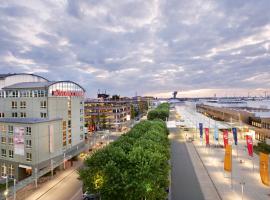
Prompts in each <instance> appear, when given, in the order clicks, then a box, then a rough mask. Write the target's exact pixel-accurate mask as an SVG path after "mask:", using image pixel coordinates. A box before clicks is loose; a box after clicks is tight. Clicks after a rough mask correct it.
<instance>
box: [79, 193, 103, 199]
mask: <svg viewBox="0 0 270 200" xmlns="http://www.w3.org/2000/svg"><path fill="white" fill-rule="evenodd" d="M82 199H83V200H99V199H100V198H99V195H98V194H90V193H89V192H85V193H84V194H83V196H82Z"/></svg>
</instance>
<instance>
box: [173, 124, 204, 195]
mask: <svg viewBox="0 0 270 200" xmlns="http://www.w3.org/2000/svg"><path fill="white" fill-rule="evenodd" d="M170 133H171V135H170V140H171V164H172V171H171V200H204V196H203V194H202V191H201V188H200V185H199V182H198V179H197V176H196V174H195V171H194V168H193V165H192V162H191V160H190V157H189V153H188V151H187V148H186V145H185V141H184V140H183V139H184V138H185V136H184V133H180V132H179V129H177V128H175V129H170Z"/></svg>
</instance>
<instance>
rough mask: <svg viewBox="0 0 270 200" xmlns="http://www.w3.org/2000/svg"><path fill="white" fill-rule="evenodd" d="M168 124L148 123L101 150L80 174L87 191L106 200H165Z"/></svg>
mask: <svg viewBox="0 0 270 200" xmlns="http://www.w3.org/2000/svg"><path fill="white" fill-rule="evenodd" d="M167 134H168V130H167V127H166V124H165V123H164V122H163V121H161V120H154V121H149V120H145V121H142V122H140V123H138V124H137V125H135V126H134V127H133V128H132V129H131V130H130V131H129V132H127V133H126V134H124V135H122V136H121V137H120V138H119V139H118V140H117V141H115V142H113V143H111V144H110V145H108V146H107V147H105V148H103V149H100V150H98V151H97V152H96V153H94V154H93V155H92V156H91V157H89V158H88V159H87V160H86V161H85V168H83V169H82V170H80V172H79V174H80V179H81V180H82V181H83V185H84V188H85V189H86V190H88V191H89V192H92V193H99V194H100V195H101V198H102V199H104V200H114V199H115V200H119V199H123V200H125V199H127V200H141V199H149V200H156V199H165V198H166V196H167V193H166V189H167V188H168V185H169V181H168V173H169V163H168V160H169V157H170V152H169V140H168V136H167Z"/></svg>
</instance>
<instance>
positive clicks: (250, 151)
mask: <svg viewBox="0 0 270 200" xmlns="http://www.w3.org/2000/svg"><path fill="white" fill-rule="evenodd" d="M246 141H247V149H248V155H249V156H253V142H252V136H251V135H246Z"/></svg>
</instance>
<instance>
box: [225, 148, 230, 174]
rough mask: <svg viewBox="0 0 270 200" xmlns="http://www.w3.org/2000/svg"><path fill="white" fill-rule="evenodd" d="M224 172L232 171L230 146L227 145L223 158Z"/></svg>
mask: <svg viewBox="0 0 270 200" xmlns="http://www.w3.org/2000/svg"><path fill="white" fill-rule="evenodd" d="M224 170H225V171H227V172H231V171H232V146H231V145H229V144H227V145H226V149H225V157H224Z"/></svg>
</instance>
